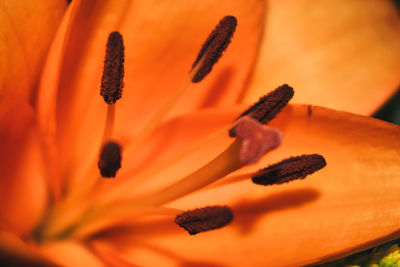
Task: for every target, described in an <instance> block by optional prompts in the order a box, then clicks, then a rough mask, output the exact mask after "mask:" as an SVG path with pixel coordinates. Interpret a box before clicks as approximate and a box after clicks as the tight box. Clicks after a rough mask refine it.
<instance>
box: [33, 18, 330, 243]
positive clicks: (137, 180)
mask: <svg viewBox="0 0 400 267" xmlns="http://www.w3.org/2000/svg"><path fill="white" fill-rule="evenodd" d="M236 25H237V21H236V18H235V17H233V16H226V17H224V18H223V19H222V20H221V21H220V22H219V24H218V25H217V26H216V28H215V29H214V30H213V31H212V32H211V34H210V35H209V37H208V38H207V40H206V42H205V43H204V45H203V46H202V48H201V50H200V52H199V54H198V56H197V58H196V60H195V61H194V63H193V66H192V69H191V71H190V73H189V75H188V78H187V79H186V81H185V82H184V83H183V84H182V86H181V87H179V88H178V90H177V91H176V92H175V93H174V94H173V95H172V96H171V97H170V99H168V100H167V101H166V103H165V104H164V106H162V107H161V108H160V109H159V110H158V112H156V114H155V116H154V117H153V118H151V119H150V121H149V122H148V123H147V125H146V126H145V127H144V128H143V129H142V130H141V132H140V133H139V134H138V135H137V136H136V137H135V139H134V141H133V142H132V143H131V144H129V146H127V147H126V148H124V159H126V158H129V157H130V155H132V154H133V153H136V152H137V149H138V147H139V146H140V145H141V144H142V143H143V142H144V141H145V140H146V139H147V138H148V137H149V135H150V134H152V133H153V132H154V131H155V130H156V129H157V128H158V127H159V126H160V124H161V123H162V122H163V120H164V119H165V117H166V115H167V114H168V112H169V111H170V110H171V109H172V108H173V106H174V104H175V103H176V102H177V101H178V99H179V98H180V96H182V95H183V94H184V92H185V91H186V90H187V88H188V87H189V85H190V83H197V82H200V81H202V80H203V79H204V78H205V77H206V75H208V74H209V73H210V72H211V70H212V67H213V65H214V64H215V63H216V62H217V61H218V60H219V58H220V57H221V56H222V54H223V52H224V51H225V49H226V48H227V47H228V45H229V43H230V42H231V38H232V36H233V34H234V31H235V29H236ZM123 77H124V44H123V38H122V35H121V34H120V33H119V32H112V33H110V35H109V38H108V41H107V45H106V56H105V60H104V69H103V76H102V80H101V90H100V95H101V96H102V97H103V98H104V101H105V103H106V104H107V116H106V122H105V127H104V132H103V138H102V142H101V149H100V151H99V160H98V162H93V164H92V166H91V167H90V169H89V171H88V174H87V176H86V179H85V181H84V182H83V183H82V184H79V185H73V186H72V187H71V188H72V189H73V190H70V191H68V193H67V194H66V196H64V198H63V199H61V200H60V201H59V202H57V203H55V204H54V206H53V207H52V209H51V210H50V212H49V213H48V214H46V216H45V217H44V219H43V221H42V223H41V224H40V225H39V226H38V227H37V229H36V231H35V236H36V239H37V241H38V242H44V241H49V240H54V239H61V238H66V237H71V236H72V237H73V238H86V237H88V236H90V235H93V234H94V233H97V232H99V231H102V230H104V229H106V228H107V227H109V226H111V225H115V224H118V223H121V222H122V221H123V220H124V219H125V218H127V217H130V218H132V216H133V217H144V216H148V215H160V214H161V215H165V216H171V220H174V221H175V223H176V224H177V225H178V226H180V227H182V228H184V229H185V230H187V231H188V232H189V234H191V235H194V234H197V233H200V232H203V231H208V230H213V229H217V228H220V227H223V226H225V225H227V224H229V223H230V222H231V221H232V220H233V212H232V210H231V209H230V208H229V207H228V206H208V207H204V208H198V207H195V208H196V209H194V210H190V211H186V212H185V211H182V210H178V209H173V208H167V207H165V206H164V205H165V204H167V203H169V202H171V201H173V200H176V199H179V198H181V197H184V196H186V195H188V194H191V193H193V192H195V191H198V190H200V189H202V188H204V187H206V186H208V185H210V184H213V183H215V186H219V185H222V184H226V183H227V182H228V183H231V182H236V181H239V180H242V179H249V178H252V180H253V182H254V183H256V184H262V185H267V184H268V185H271V184H281V183H286V182H289V181H292V180H295V179H303V178H304V177H305V176H307V175H309V174H311V173H313V172H315V171H317V170H318V169H321V168H322V167H324V166H325V164H326V163H325V160H324V159H323V157H322V156H319V155H303V156H299V157H294V158H290V159H287V160H283V161H281V162H280V163H278V164H275V165H272V166H269V167H267V168H265V169H262V170H260V171H257V172H255V173H248V174H244V175H243V174H242V175H239V176H231V177H228V178H227V179H225V181H223V180H221V179H222V178H224V177H226V176H227V175H229V174H231V173H233V172H235V171H236V170H238V169H240V168H242V167H244V166H246V165H249V164H254V163H257V162H258V161H259V160H260V159H261V158H262V157H263V156H264V155H265V154H266V153H267V152H269V151H270V150H272V149H275V148H276V147H278V146H279V145H280V144H281V142H282V134H281V133H280V131H279V130H278V129H274V128H272V127H269V126H266V125H264V124H266V123H268V122H269V121H270V120H272V119H273V118H274V117H275V116H276V115H277V114H278V113H279V112H280V111H281V110H282V109H283V107H285V106H286V105H287V103H288V102H289V100H290V99H291V98H292V96H293V94H294V91H293V88H291V87H290V86H288V85H286V84H284V85H282V86H280V87H278V88H277V89H276V90H274V91H272V92H271V93H269V94H268V95H266V96H264V97H261V98H260V100H259V101H258V102H257V103H255V104H254V105H252V106H251V107H250V108H248V109H247V110H245V111H244V112H243V113H242V114H241V115H240V116H239V117H238V118H237V119H236V120H235V121H234V122H233V123H231V124H229V125H226V126H225V127H223V129H222V130H221V131H218V132H217V133H214V134H212V135H211V136H209V137H207V138H205V140H200V141H199V142H198V143H197V144H196V145H194V146H193V147H190V148H188V150H187V151H185V152H184V153H180V154H178V155H177V156H176V157H173V158H172V159H170V160H169V161H168V162H166V163H165V164H164V165H163V166H161V167H160V168H159V169H155V170H154V169H153V170H151V171H148V172H146V173H142V174H141V175H137V176H136V177H132V179H126V180H123V181H121V182H120V183H118V184H116V185H113V184H112V182H113V181H114V179H107V180H111V181H110V182H111V184H107V187H100V186H99V185H100V184H101V183H102V181H104V180H105V179H104V178H111V177H115V178H116V179H118V171H119V169H120V168H121V165H122V168H123V162H121V161H122V156H121V151H122V147H121V146H120V145H119V144H118V140H112V136H113V128H114V116H115V112H116V111H115V107H116V105H117V104H116V102H117V100H118V99H120V98H121V96H122V88H123V86H124V83H123ZM227 132H228V133H229V135H230V137H234V138H235V139H234V141H233V142H232V144H231V145H230V146H229V147H228V148H227V149H226V150H225V151H223V152H222V153H221V154H219V155H218V156H217V157H216V158H214V159H213V160H211V161H210V162H208V163H207V164H205V165H204V166H203V167H201V168H199V169H198V170H196V171H194V172H193V173H191V174H189V175H187V176H186V177H183V178H181V179H176V180H175V181H176V182H174V183H172V184H169V185H167V186H165V187H164V188H161V189H159V190H155V191H154V192H149V193H147V194H144V195H140V196H139V195H138V196H136V197H134V198H131V197H130V198H126V197H125V196H127V195H128V193H129V191H130V190H131V188H134V187H137V186H138V185H140V184H141V183H146V182H147V181H148V180H149V179H151V177H152V176H153V175H154V174H157V172H159V171H161V170H162V169H163V168H164V167H167V166H168V165H169V164H170V163H173V162H174V161H177V160H179V159H180V158H182V157H184V156H185V155H187V154H188V153H190V152H192V151H193V150H195V149H196V148H197V147H198V146H201V145H202V144H204V142H207V141H208V140H209V139H211V138H213V137H214V136H215V135H218V134H221V133H223V134H226V133H227Z"/></svg>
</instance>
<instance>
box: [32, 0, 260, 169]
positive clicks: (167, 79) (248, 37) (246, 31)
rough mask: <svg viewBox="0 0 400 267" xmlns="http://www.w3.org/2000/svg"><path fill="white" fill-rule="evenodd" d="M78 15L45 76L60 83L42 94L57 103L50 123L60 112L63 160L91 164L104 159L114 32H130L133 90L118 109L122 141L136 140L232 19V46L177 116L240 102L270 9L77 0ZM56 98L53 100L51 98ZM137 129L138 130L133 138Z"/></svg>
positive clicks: (73, 13)
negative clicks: (104, 83) (107, 59)
mask: <svg viewBox="0 0 400 267" xmlns="http://www.w3.org/2000/svg"><path fill="white" fill-rule="evenodd" d="M70 8H71V10H70V13H69V14H68V16H66V17H65V18H64V21H63V27H62V29H61V30H60V32H59V33H58V36H57V38H56V40H55V44H57V45H54V46H53V50H52V51H51V52H50V53H51V54H50V56H49V60H48V66H49V67H48V68H47V71H46V72H45V73H44V77H43V81H48V80H52V83H51V84H50V86H49V85H48V84H47V86H45V84H43V86H42V87H41V93H40V99H47V101H42V102H40V103H39V106H42V104H43V105H52V104H53V108H48V109H46V108H44V109H43V113H42V114H41V115H40V116H41V118H48V117H51V114H54V111H55V114H56V116H55V118H54V117H53V119H52V121H53V122H54V123H53V125H55V126H56V127H53V130H54V129H56V130H57V133H58V136H57V141H58V143H59V145H60V146H59V147H60V151H59V154H60V155H63V156H64V157H69V156H70V155H72V154H75V155H83V154H84V155H85V158H86V159H88V160H89V161H90V160H92V159H93V158H94V157H95V153H97V149H98V146H99V142H100V136H101V134H102V130H103V122H104V119H105V114H106V105H105V104H104V102H103V100H102V99H101V97H100V96H99V88H100V78H101V71H102V63H103V60H104V53H105V44H106V39H107V36H108V34H109V33H110V32H111V31H114V30H119V31H120V32H121V33H122V35H123V36H124V43H125V47H126V68H125V69H126V75H125V77H126V79H125V87H124V92H123V97H122V99H121V100H120V101H118V103H117V115H116V129H115V130H116V135H117V136H121V137H124V138H125V139H126V140H129V139H131V138H132V137H133V136H134V135H135V134H136V133H137V132H138V131H139V130H140V129H141V128H142V127H143V124H144V123H145V122H147V121H148V120H149V118H150V117H151V116H152V115H153V114H154V112H155V111H156V110H157V107H160V105H161V104H163V103H164V102H165V101H166V98H168V96H170V95H172V93H173V92H174V91H175V90H177V89H178V88H179V86H180V85H181V83H182V82H183V81H184V79H185V78H186V77H187V75H188V72H189V70H190V68H191V64H192V63H193V61H194V59H195V58H196V54H197V52H198V50H199V49H200V48H201V45H202V42H203V41H204V40H205V39H206V37H207V35H208V34H209V33H210V32H211V30H212V29H213V28H214V26H215V25H216V24H217V23H218V21H219V20H220V19H221V18H222V17H223V16H225V15H227V14H231V15H235V16H237V18H238V20H239V21H240V22H239V23H240V24H239V26H238V28H237V32H236V33H235V35H234V38H233V40H232V45H230V47H228V49H227V51H226V52H225V54H224V56H223V58H222V59H221V60H220V62H218V64H217V65H216V66H215V68H214V70H213V72H212V74H210V75H209V77H207V78H206V80H205V81H203V82H202V83H200V84H199V85H191V87H190V91H189V92H188V93H187V94H186V95H185V96H184V97H183V98H184V99H182V100H181V102H180V103H178V107H177V108H176V109H175V111H174V112H182V110H185V111H188V110H190V109H192V110H193V109H196V108H198V107H204V106H209V105H216V104H219V103H220V102H223V101H224V102H234V101H235V100H236V99H237V97H238V95H239V94H240V92H241V90H242V89H243V88H244V87H245V85H246V82H247V78H248V75H249V73H250V71H251V70H252V67H253V63H254V60H255V57H256V55H257V48H258V45H259V39H260V36H261V30H262V21H263V15H264V10H265V8H264V1H262V0H252V1H248V0H246V1H244V0H243V1H235V2H232V1H228V0H226V1H219V2H218V8H215V2H214V1H208V0H207V1H201V2H199V1H194V0H193V1H186V0H185V1H175V2H174V3H173V4H171V2H170V1H147V0H146V1H102V2H99V1H79V0H77V1H73V2H72V4H71V6H70ZM149 10H151V12H149ZM54 77H56V78H54ZM228 88H229V90H228ZM211 92H213V93H211ZM215 92H218V93H215ZM49 95H50V96H51V97H52V99H50V100H51V101H48V100H49V97H46V96H49ZM144 100H145V101H144ZM55 104H56V105H55ZM55 106H56V107H57V108H55ZM83 113H84V114H85V116H84V118H83V119H82V114H83ZM49 114H50V115H49ZM55 121H57V124H55ZM129 122H132V123H134V126H135V127H132V128H130V129H129V130H132V131H130V132H127V131H126V130H127V128H126V124H127V123H129ZM44 128H51V127H44ZM71 140H76V142H75V141H71ZM74 142H75V144H74ZM74 147H77V149H76V150H75V151H73V148H74ZM61 164H62V167H63V168H65V166H67V164H68V163H67V162H66V161H65V160H64V161H61ZM79 164H81V165H80V166H82V165H85V161H84V160H79ZM79 169H84V168H79Z"/></svg>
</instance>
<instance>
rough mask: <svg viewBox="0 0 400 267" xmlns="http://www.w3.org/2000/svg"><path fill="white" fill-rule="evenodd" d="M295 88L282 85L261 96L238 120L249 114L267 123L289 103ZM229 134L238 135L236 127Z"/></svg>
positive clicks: (231, 135)
mask: <svg viewBox="0 0 400 267" xmlns="http://www.w3.org/2000/svg"><path fill="white" fill-rule="evenodd" d="M293 95H294V90H293V88H292V87H290V86H289V85H287V84H284V85H281V86H279V87H278V88H276V89H275V90H274V91H272V92H270V93H269V94H267V95H265V96H263V97H261V98H260V99H259V100H258V101H257V102H256V103H255V104H253V105H252V106H251V107H249V108H248V109H247V110H245V111H244V112H243V113H242V114H240V115H239V117H237V118H236V120H238V119H240V118H241V117H243V116H247V115H249V116H250V117H251V118H253V119H255V120H257V121H259V122H260V123H264V124H267V123H268V122H269V121H271V120H272V119H273V118H275V116H276V115H278V113H279V112H281V110H282V109H283V108H284V107H285V106H286V105H287V104H288V103H289V100H290V99H291V98H292V97H293ZM229 136H230V137H235V136H236V128H235V127H234V128H232V129H230V130H229Z"/></svg>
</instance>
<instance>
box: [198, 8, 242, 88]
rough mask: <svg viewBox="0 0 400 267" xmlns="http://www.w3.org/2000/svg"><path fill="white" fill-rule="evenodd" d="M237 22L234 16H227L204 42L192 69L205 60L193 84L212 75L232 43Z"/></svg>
mask: <svg viewBox="0 0 400 267" xmlns="http://www.w3.org/2000/svg"><path fill="white" fill-rule="evenodd" d="M236 25H237V20H236V18H235V17H234V16H225V17H224V18H223V19H221V20H220V22H219V23H218V25H217V26H216V27H215V29H214V30H213V31H212V32H211V33H210V35H209V36H208V38H207V40H206V41H205V42H204V44H203V46H202V47H201V49H200V52H199V54H198V55H197V58H196V60H195V61H194V63H193V66H192V69H193V68H194V67H195V66H196V65H197V63H199V62H200V60H201V59H202V58H203V56H204V60H203V62H202V64H201V66H200V68H199V69H198V71H197V72H196V74H195V75H194V77H193V78H192V82H194V83H198V82H200V81H201V80H203V79H204V77H205V76H206V75H207V74H208V73H210V71H211V69H212V67H213V66H214V64H215V63H217V61H218V60H219V58H220V57H221V56H222V53H223V52H224V51H225V49H226V48H227V47H228V45H229V43H230V42H231V38H232V36H233V33H234V32H235V29H236Z"/></svg>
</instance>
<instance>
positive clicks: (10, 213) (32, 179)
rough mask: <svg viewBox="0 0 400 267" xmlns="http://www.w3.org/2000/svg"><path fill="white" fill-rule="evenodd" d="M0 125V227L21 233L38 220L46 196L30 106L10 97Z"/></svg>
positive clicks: (0, 109)
mask: <svg viewBox="0 0 400 267" xmlns="http://www.w3.org/2000/svg"><path fill="white" fill-rule="evenodd" d="M0 125H1V130H0V143H1V156H0V157H1V160H0V170H1V171H2V173H1V177H0V211H1V212H0V221H1V225H0V228H2V229H6V230H9V231H12V232H14V233H18V234H22V233H26V232H27V231H29V230H31V228H32V227H34V226H35V224H36V223H37V222H38V220H39V219H40V216H41V215H42V212H43V209H44V206H45V203H46V197H47V196H46V191H45V190H46V187H45V182H44V176H43V174H44V170H43V166H42V164H43V162H42V157H41V156H42V154H41V151H40V149H41V147H40V143H39V142H40V141H39V139H38V135H37V129H36V125H35V118H34V113H33V109H32V107H31V106H30V105H28V104H27V103H24V101H14V102H13V101H11V99H9V100H8V102H7V105H3V106H0ZM27 218H29V220H27Z"/></svg>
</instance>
